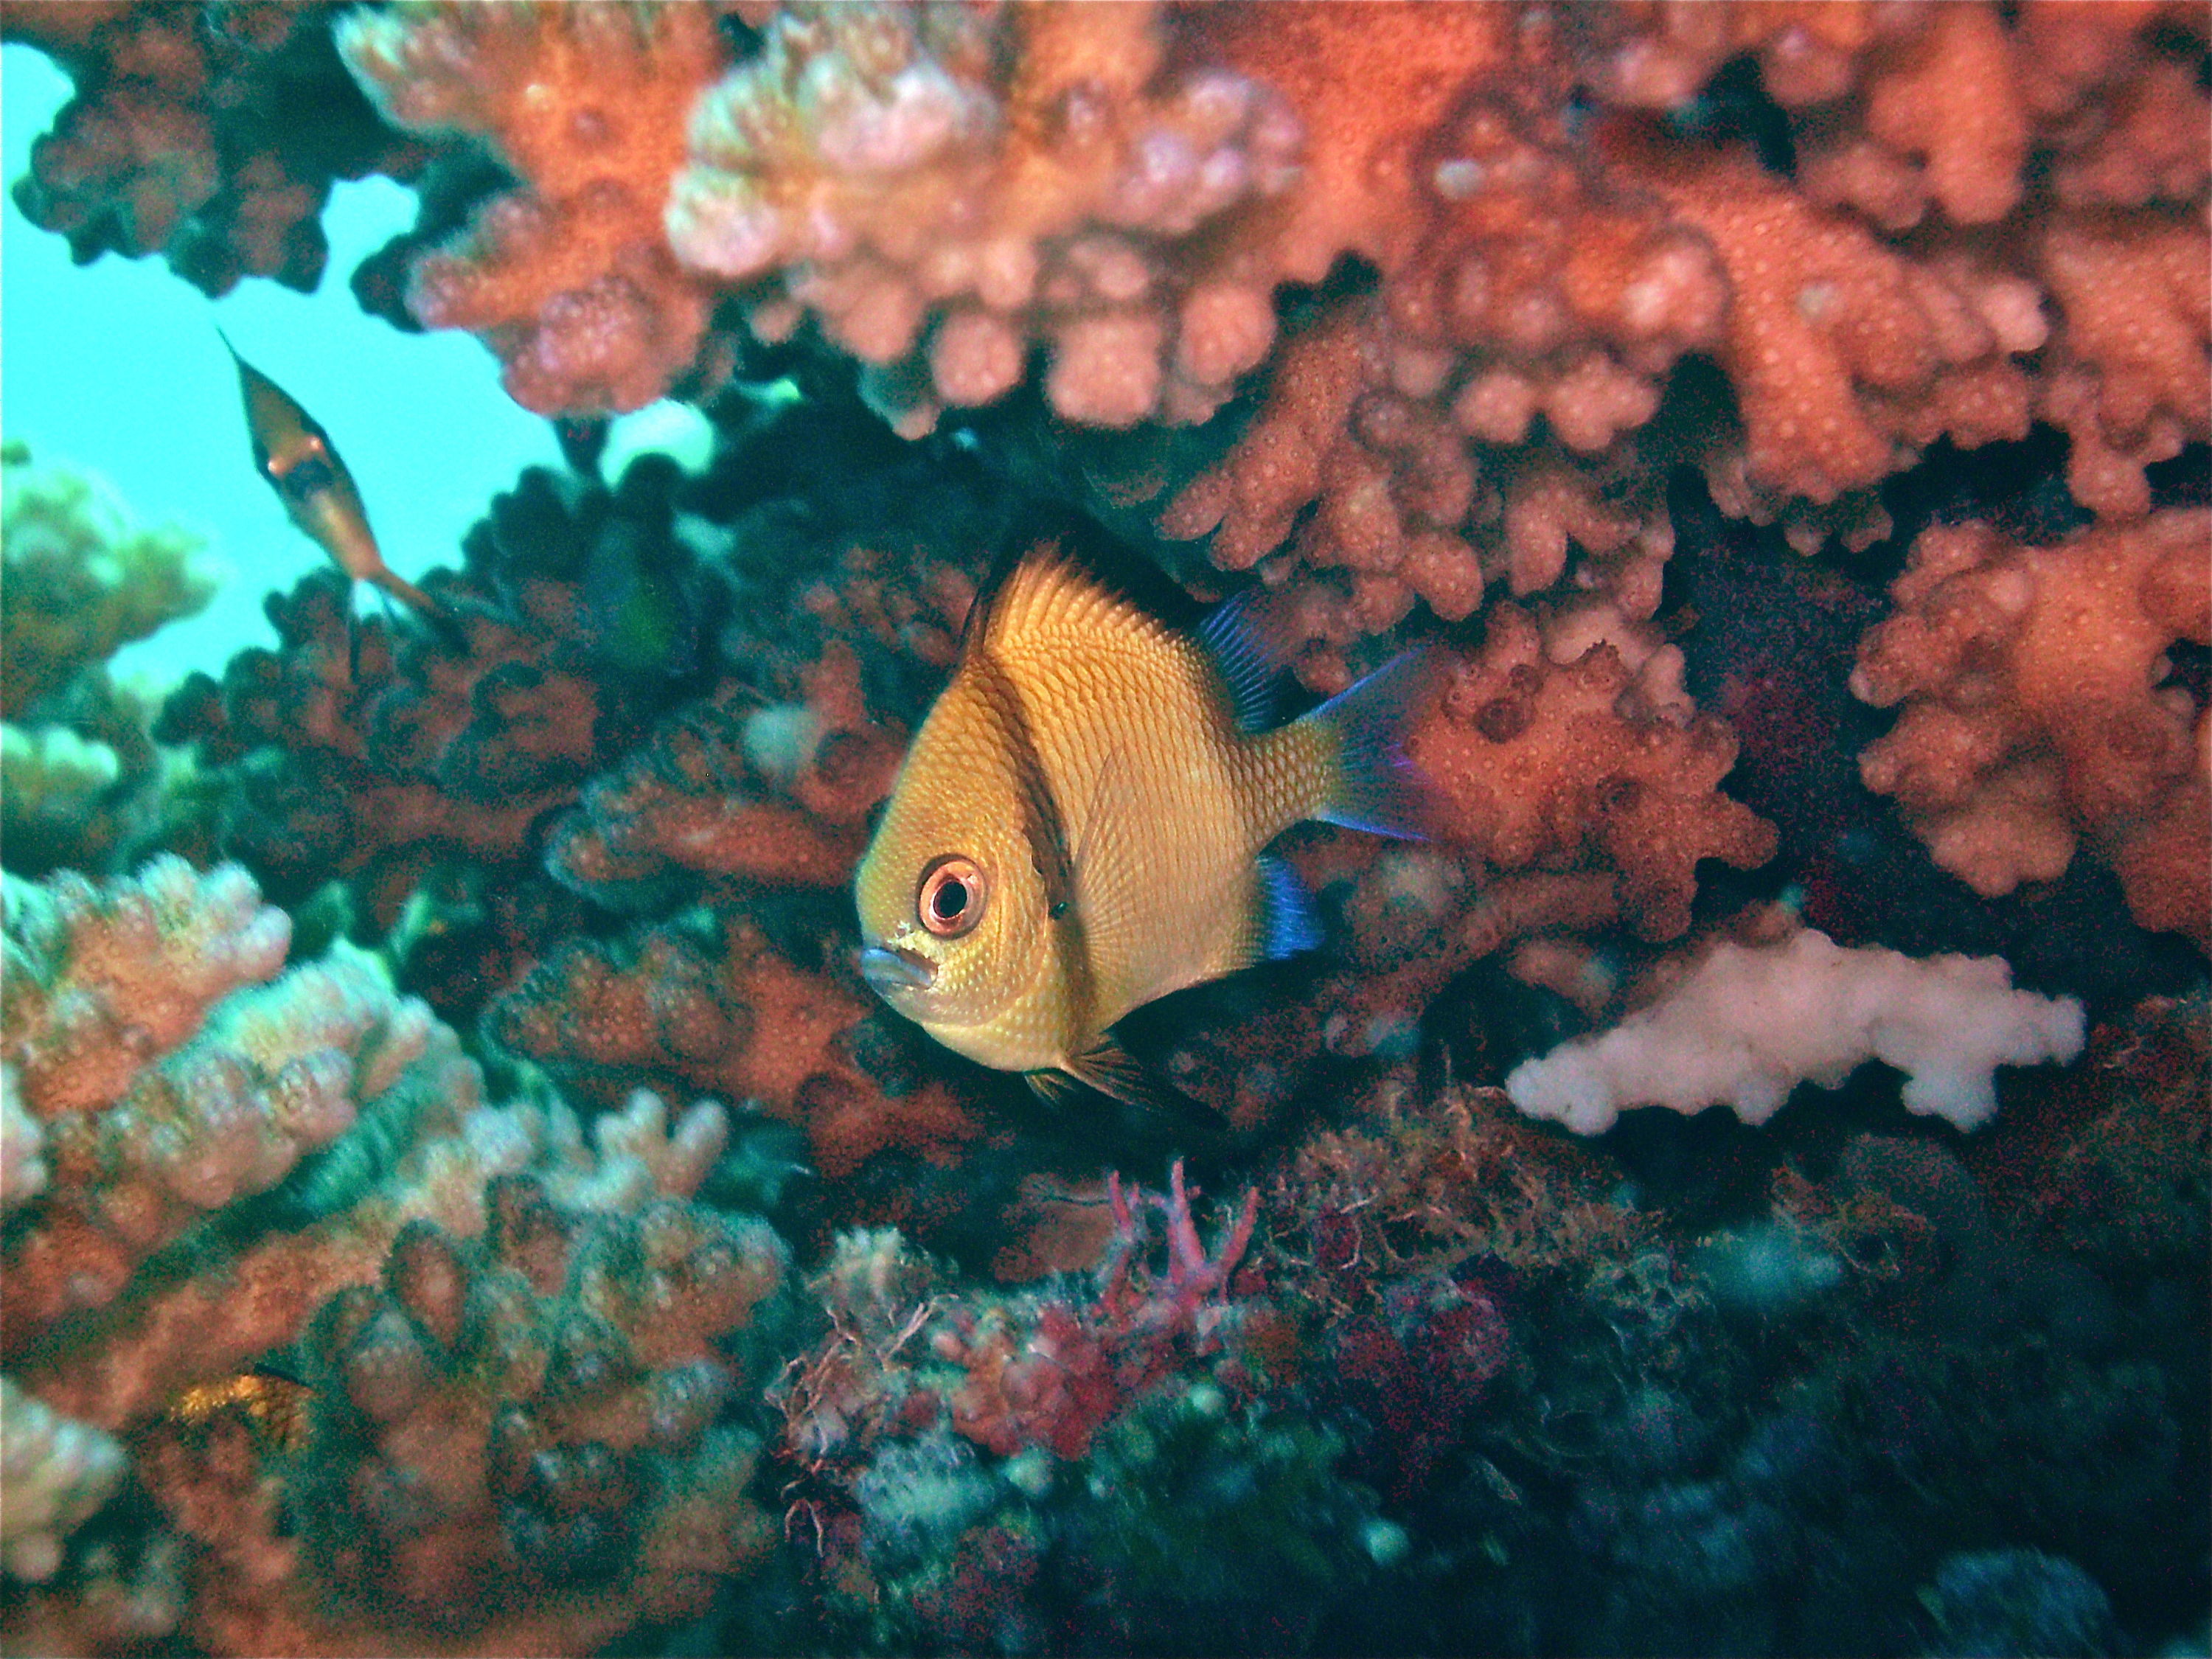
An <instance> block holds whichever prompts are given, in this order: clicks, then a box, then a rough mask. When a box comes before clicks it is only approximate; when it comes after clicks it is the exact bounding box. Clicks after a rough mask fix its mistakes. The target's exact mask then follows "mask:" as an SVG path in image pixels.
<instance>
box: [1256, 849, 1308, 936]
mask: <svg viewBox="0 0 2212 1659" xmlns="http://www.w3.org/2000/svg"><path fill="white" fill-rule="evenodd" d="M1321 939H1322V933H1321V918H1320V917H1319V916H1318V915H1315V914H1314V902H1313V895H1312V894H1310V893H1309V892H1307V891H1306V889H1305V884H1304V882H1302V881H1300V880H1299V879H1298V878H1297V872H1296V871H1294V870H1292V869H1291V866H1289V865H1287V864H1285V863H1284V862H1283V861H1282V860H1280V859H1279V858H1275V857H1273V856H1271V855H1269V854H1264V853H1263V854H1261V857H1260V955H1261V958H1262V959H1263V960H1265V961H1268V962H1280V961H1281V960H1282V959H1283V958H1284V957H1294V956H1296V955H1297V954H1298V952H1299V951H1311V950H1315V949H1316V948H1318V947H1319V945H1320V944H1321Z"/></svg>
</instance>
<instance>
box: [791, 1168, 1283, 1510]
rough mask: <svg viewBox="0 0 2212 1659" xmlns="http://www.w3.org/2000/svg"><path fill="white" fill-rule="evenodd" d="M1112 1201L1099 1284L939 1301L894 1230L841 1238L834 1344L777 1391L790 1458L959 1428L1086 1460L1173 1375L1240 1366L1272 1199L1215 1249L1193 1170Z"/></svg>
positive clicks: (849, 1455)
mask: <svg viewBox="0 0 2212 1659" xmlns="http://www.w3.org/2000/svg"><path fill="white" fill-rule="evenodd" d="M1106 1201H1107V1206H1108V1210H1109V1215H1110V1218H1111V1231H1110V1233H1109V1237H1108V1239H1107V1242H1106V1245H1105V1249H1104V1252H1103V1255H1102V1256H1101V1258H1100V1259H1099V1261H1097V1263H1096V1265H1095V1266H1094V1267H1092V1268H1091V1270H1090V1272H1089V1273H1088V1275H1087V1276H1086V1278H1087V1282H1086V1279H1073V1280H1066V1281H1062V1282H1060V1283H1055V1284H1048V1285H1043V1286H1041V1287H1039V1288H1037V1289H1034V1290H1030V1291H1019V1292H1015V1293H1012V1294H1010V1295H997V1296H990V1297H982V1298H976V1299H971V1298H967V1297H957V1296H951V1295H939V1294H933V1284H932V1280H933V1270H932V1269H931V1267H930V1266H929V1264H928V1263H927V1261H926V1260H924V1259H923V1258H921V1257H920V1256H918V1255H915V1253H914V1252H913V1251H912V1250H911V1249H910V1248H909V1247H908V1246H907V1245H906V1243H905V1242H904V1241H903V1240H902V1239H901V1238H900V1237H899V1236H898V1235H897V1234H896V1233H895V1232H888V1231H886V1232H853V1233H848V1234H845V1235H843V1236H842V1237H840V1238H839V1239H838V1241H837V1247H836V1254H835V1255H833V1257H832V1259H831V1261H830V1262H829V1265H828V1267H826V1268H825V1269H824V1271H823V1274H822V1275H821V1277H820V1278H819V1279H817V1282H816V1285H815V1286H814V1290H815V1291H816V1293H817V1295H819V1296H820V1297H822V1298H823V1304H824V1305H825V1307H826V1308H827V1309H828V1310H829V1313H830V1316H831V1319H832V1321H833V1324H834V1328H833V1330H832V1333H831V1334H830V1335H829V1337H828V1338H827V1339H826V1340H824V1341H823V1343H822V1344H821V1345H820V1346H818V1347H817V1349H816V1350H815V1351H814V1352H812V1353H811V1354H809V1355H808V1356H806V1358H805V1359H804V1360H803V1361H802V1362H800V1363H799V1364H797V1365H795V1366H794V1367H793V1371H792V1373H791V1374H790V1376H788V1377H787V1381H786V1382H785V1383H784V1384H783V1385H782V1386H781V1389H779V1395H780V1403H781V1407H782V1410H783V1413H784V1422H785V1428H784V1441H785V1445H786V1447H787V1449H789V1450H790V1451H792V1452H793V1453H794V1454H796V1455H798V1456H799V1457H800V1458H801V1459H803V1460H804V1461H805V1462H808V1463H810V1464H813V1465H816V1466H821V1465H823V1464H826V1463H829V1462H836V1463H838V1464H841V1465H843V1466H846V1467H848V1468H849V1467H852V1466H854V1465H856V1464H857V1463H858V1462H860V1460H862V1459H863V1458H865V1457H866V1455H867V1453H868V1451H869V1450H870V1449H872V1443H873V1442H874V1441H875V1440H876V1439H877V1438H878V1437H879V1436H883V1435H886V1434H889V1435H909V1434H919V1433H921V1432H924V1431H929V1430H931V1429H933V1428H934V1427H943V1426H949V1427H951V1429H952V1430H953V1431H956V1432H957V1433H958V1434H959V1435H961V1436H962V1437H964V1438H966V1439H968V1440H970V1441H972V1442H974V1443H975V1444H977V1445H979V1446H981V1447H984V1448H986V1449H988V1450H990V1451H992V1452H994V1454H996V1455H1000V1456H1007V1455H1012V1454H1013V1453H1016V1452H1018V1451H1020V1450H1022V1449H1024V1448H1027V1447H1042V1448H1045V1449H1048V1450H1050V1451H1052V1452H1053V1453H1054V1454H1055V1455H1058V1456H1060V1457H1065V1458H1074V1457H1080V1456H1081V1455H1083V1454H1084V1452H1085V1449H1087V1448H1088V1447H1089V1445H1090V1443H1091V1440H1092V1438H1093V1437H1095V1436H1096V1435H1097V1433H1098V1431H1100V1430H1101V1429H1102V1428H1103V1426H1104V1425H1106V1424H1107V1423H1109V1422H1110V1421H1111V1420H1113V1419H1115V1417H1117V1416H1118V1415H1120V1414H1121V1413H1122V1412H1124V1411H1126V1410H1127V1408H1128V1407H1130V1406H1131V1405H1132V1404H1133V1403H1134V1402H1135V1401H1137V1400H1138V1399H1139V1398H1140V1397H1141V1396H1142V1395H1144V1394H1145V1393H1146V1391H1147V1390H1148V1389H1152V1387H1153V1386H1154V1385H1155V1384H1156V1383H1159V1382H1160V1381H1161V1380H1162V1379H1163V1378H1164V1377H1166V1376H1169V1375H1170V1373H1171V1372H1174V1371H1176V1370H1179V1369H1182V1368H1187V1367H1189V1366H1193V1365H1202V1364H1208V1363H1218V1364H1225V1365H1228V1366H1231V1367H1232V1368H1234V1367H1237V1366H1238V1365H1239V1364H1240V1363H1241V1362H1239V1361H1238V1360H1237V1358H1236V1356H1235V1353H1234V1352H1232V1351H1233V1350H1234V1348H1235V1346H1236V1345H1237V1341H1238V1340H1240V1331H1241V1327H1242V1324H1243V1320H1244V1316H1245V1315H1246V1313H1247V1312H1248V1311H1249V1309H1248V1308H1247V1307H1246V1305H1245V1304H1243V1303H1241V1302H1240V1301H1239V1299H1238V1298H1237V1295H1236V1293H1235V1291H1234V1289H1233V1288H1232V1280H1233V1278H1234V1275H1235V1273H1236V1270H1237V1263H1238V1262H1239V1261H1241V1260H1242V1259H1243V1255H1244V1253H1245V1249H1246V1247H1247V1246H1248V1245H1249V1243H1250V1242H1251V1237H1252V1227H1253V1223H1254V1220H1255V1217H1256V1215H1257V1213H1258V1204H1259V1197H1258V1194H1257V1193H1256V1192H1248V1193H1247V1194H1245V1195H1244V1199H1243V1202H1242V1203H1241V1204H1239V1205H1238V1206H1237V1208H1236V1209H1235V1211H1234V1212H1233V1213H1232V1215H1231V1218H1230V1219H1229V1221H1228V1222H1227V1223H1226V1224H1225V1227H1224V1230H1223V1231H1222V1234H1221V1236H1220V1237H1219V1239H1218V1241H1217V1243H1216V1244H1215V1246H1214V1248H1213V1249H1212V1250H1211V1251H1208V1250H1207V1249H1206V1247H1205V1245H1204V1243H1202V1242H1201V1241H1200V1237H1199V1235H1198V1230H1197V1224H1196V1221H1195V1219H1194V1216H1193V1213H1192V1210H1191V1200H1190V1194H1189V1191H1188V1188H1187V1187H1186V1185H1185V1182H1184V1180H1183V1173H1182V1164H1180V1163H1178V1164H1176V1165H1175V1166H1174V1167H1173V1169H1172V1170H1171V1171H1170V1177H1169V1188H1168V1190H1167V1191H1166V1192H1165V1193H1152V1192H1147V1191H1146V1190H1144V1189H1143V1188H1134V1189H1131V1190H1126V1191H1125V1190H1124V1188H1123V1187H1122V1185H1121V1179H1120V1177H1119V1176H1114V1177H1112V1178H1111V1180H1110V1182H1109V1189H1108V1194H1107V1200H1106ZM1155 1218H1157V1221H1158V1229H1157V1232H1156V1231H1155V1227H1154V1219H1155ZM1156 1255H1157V1256H1158V1261H1156V1260H1155V1257H1156Z"/></svg>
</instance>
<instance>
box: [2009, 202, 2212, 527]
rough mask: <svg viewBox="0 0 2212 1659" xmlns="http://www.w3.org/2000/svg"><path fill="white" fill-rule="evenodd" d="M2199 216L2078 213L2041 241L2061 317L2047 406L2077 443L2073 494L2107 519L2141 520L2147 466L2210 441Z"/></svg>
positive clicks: (2039, 252)
mask: <svg viewBox="0 0 2212 1659" xmlns="http://www.w3.org/2000/svg"><path fill="white" fill-rule="evenodd" d="M2196 219H2197V222H2191V219H2190V218H2188V217H2184V216H2172V215H2166V214H2163V213H2160V214H2139V215H2130V216H2122V215H2118V214H2113V213H2089V214H2069V215H2064V216H2057V217H2054V218H2052V219H2051V220H2050V221H2048V222H2046V223H2045V226H2044V227H2043V228H2042V229H2041V231H2040V233H2039V235H2038V236H2037V239H2036V264H2037V269H2038V270H2039V273H2040V275H2041V276H2042V277H2043V280H2044V283H2045V285H2046V287H2047V288H2048V289H2049V291H2050V294H2051V299H2052V301H2054V303H2055V304H2056V306H2057V309H2058V311H2059V313H2060V314H2061V317H2062V319H2063V320H2062V321H2061V323H2060V325H2059V327H2058V330H2057V336H2056V337H2055V339H2054V341H2053V343H2052V348H2051V353H2050V360H2051V361H2050V362H2049V364H2048V366H2047V367H2046V368H2045V371H2044V375H2043V384H2042V386H2041V392H2040V397H2039V413H2040V414H2041V415H2042V416H2044V417H2045V419H2046V420H2049V421H2051V422H2053V423H2054V424H2056V425H2058V426H2062V427H2063V428H2066V432H2067V435H2068V436H2069V437H2070V438H2071V439H2072V440H2073V441H2074V447H2073V452H2072V453H2071V454H2070V455H2069V457H2068V459H2067V465H2066V482H2067V483H2068V485H2069V487H2070V488H2071V489H2072V490H2073V492H2074V496H2075V500H2077V501H2080V502H2081V504H2082V505H2083V506H2084V507H2088V508H2089V509H2090V510H2091V511H2092V512H2094V513H2100V514H2101V515H2103V516H2106V517H2110V518H2125V519H2133V518H2140V517H2142V514H2143V513H2145V512H2147V511H2148V509H2149V507H2150V488H2149V485H2148V483H2147V482H2146V480H2145V479H2144V477H2143V468H2144V467H2145V466H2146V465H2149V464H2150V463H2152V462H2154V461H2163V460H2168V459H2172V457H2173V456H2175V455H2178V454H2179V453H2181V447H2182V445H2183V444H2185V443H2187V442H2191V441H2196V442H2199V443H2201V442H2203V441H2205V440H2206V439H2208V438H2212V246H2208V244H2207V242H2206V240H2205V235H2204V229H2203V223H2202V213H2201V210H2200V211H2198V213H2197V215H2196Z"/></svg>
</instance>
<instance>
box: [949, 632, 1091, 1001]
mask: <svg viewBox="0 0 2212 1659" xmlns="http://www.w3.org/2000/svg"><path fill="white" fill-rule="evenodd" d="M969 667H970V668H971V669H972V670H973V671H975V677H976V682H977V684H979V685H980V686H981V689H982V691H983V694H984V696H985V697H986V698H987V699H988V701H989V702H990V704H991V706H992V708H994V709H996V710H997V711H998V712H999V714H1000V720H1002V722H1003V724H1004V726H1005V731H1006V747H1007V749H1008V750H1010V751H1011V753H1012V759H1013V763H1014V776H1015V779H1016V781H1017V782H1018V787H1019V788H1020V792H1021V799H1022V805H1023V808H1024V811H1023V817H1024V823H1023V825H1022V832H1023V834H1024V836H1026V837H1027V839H1028V841H1029V843H1030V856H1031V857H1032V858H1033V859H1034V860H1036V868H1037V873H1038V874H1039V875H1040V876H1042V877H1043V878H1044V890H1045V901H1046V903H1047V904H1048V906H1049V907H1050V908H1049V911H1048V915H1049V917H1050V920H1051V921H1052V922H1053V923H1054V926H1056V927H1059V928H1060V934H1061V937H1062V939H1064V940H1065V941H1066V951H1064V952H1063V955H1064V956H1065V957H1066V962H1067V972H1068V986H1067V994H1068V1012H1069V1015H1070V1020H1071V1023H1072V1024H1073V1027H1074V1029H1075V1030H1077V1031H1078V1032H1079V1033H1082V1034H1085V1035H1087V1034H1089V1032H1090V1030H1091V1015H1092V1013H1093V1012H1096V1011H1097V1006H1098V991H1097V973H1096V972H1095V970H1094V969H1092V967H1091V943H1090V940H1089V939H1086V938H1085V937H1084V927H1083V915H1082V911H1081V908H1080V907H1079V905H1077V903H1076V902H1075V865H1074V861H1073V858H1072V857H1071V855H1070V854H1069V850H1068V839H1067V819H1066V814H1064V813H1063V812H1062V811H1060V802H1059V800H1058V799H1056V798H1055V797H1054V794H1053V793H1052V780H1051V779H1050V778H1048V776H1046V775H1045V769H1044V757H1043V756H1042V754H1041V753H1040V752H1039V751H1038V750H1037V745H1036V732H1035V731H1034V730H1033V729H1032V727H1031V726H1030V717H1029V708H1028V705H1027V704H1025V703H1024V702H1023V701H1022V693H1021V688H1020V687H1019V686H1018V685H1016V684H1014V681H1013V677H1012V675H1010V674H1008V673H1007V672H1006V670H1005V669H1003V668H1001V667H1000V666H999V665H998V664H997V663H996V662H995V661H994V660H993V659H992V658H991V655H990V653H988V652H987V650H986V649H985V648H984V647H983V643H982V641H981V638H980V637H979V638H978V639H977V641H975V650H974V654H973V655H972V656H971V657H970V658H969Z"/></svg>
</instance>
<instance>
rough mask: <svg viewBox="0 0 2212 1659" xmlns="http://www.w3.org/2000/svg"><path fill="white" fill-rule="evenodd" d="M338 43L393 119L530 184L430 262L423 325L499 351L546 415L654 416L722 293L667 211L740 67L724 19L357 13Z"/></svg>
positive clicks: (520, 392)
mask: <svg viewBox="0 0 2212 1659" xmlns="http://www.w3.org/2000/svg"><path fill="white" fill-rule="evenodd" d="M338 40H339V49H340V51H341V52H342V53H343V55H344V58H345V59H346V62H347V64H348V65H349V67H350V68H351V69H352V70H353V71H354V74H355V76H356V77H357V78H358V79H359V80H360V81H361V82H362V85H363V86H364V87H365V88H367V89H368V91H369V93H370V94H371V95H372V96H374V98H376V99H377V100H378V101H379V103H380V105H381V106H383V109H384V112H385V113H386V116H387V117H388V118H390V119H391V120H392V121H393V122H394V123H396V124H397V125H399V126H401V127H404V128H406V129H407V130H409V131H415V132H421V133H428V134H437V133H450V132H460V133H466V134H470V135H473V136H475V137H479V138H481V139H483V141H485V142H486V143H488V144H489V146H490V147H491V148H492V149H493V150H494V152H495V154H496V155H498V157H499V158H500V160H501V162H502V163H504V165H505V166H506V167H507V168H508V170H509V171H511V172H512V173H514V174H515V175H516V176H517V177H518V178H520V179H521V180H522V181H523V186H524V187H523V188H522V189H521V190H519V191H513V192H510V193H508V194H507V195H503V196H501V197H497V198H495V200H493V201H492V202H491V203H489V204H487V205H486V206H484V207H483V209H481V210H479V211H478V213H477V217H476V220H475V222H474V223H473V225H472V226H471V228H470V230H469V232H468V233H467V234H466V235H465V237H464V238H463V239H462V240H461V241H460V242H459V244H457V245H456V246H453V247H451V248H448V249H446V250H442V251H441V252H434V253H432V254H430V255H428V257H426V258H423V259H422V261H421V262H420V263H419V264H417V265H416V270H415V274H414V279H413V284H412V287H411V288H410V292H409V296H408V304H409V307H410V309H411V310H412V311H413V312H414V313H415V314H416V317H417V318H419V319H421V320H422V321H423V322H424V323H426V324H428V325H430V326H431V327H433V328H465V329H469V330H471V331H474V332H476V333H478V334H481V335H483V337H484V339H485V342H486V343H488V344H489V345H490V347H491V348H492V349H493V350H494V351H495V352H496V353H497V354H498V356H499V357H500V360H501V362H502V363H503V364H504V365H505V366H506V383H507V391H508V392H510V393H511V394H512V395H513V398H514V399H515V401H516V402H517V403H519V404H522V405H523V407H524V408H526V409H532V410H538V412H539V413H541V414H549V415H550V414H563V413H568V414H577V413H592V412H596V411H600V410H629V409H635V408H637V407H639V406H640V405H641V404H647V403H650V402H652V401H653V399H654V398H658V397H659V396H660V395H661V394H662V392H664V391H665V389H666V387H667V386H668V385H669V383H670V382H671V380H674V379H676V378H677V377H678V376H679V375H681V374H684V372H685V371H687V370H689V369H690V368H692V367H693V366H694V364H695V362H696V360H697V358H698V356H699V352H700V345H701V341H702V337H704V335H705V333H706V329H707V322H708V307H709V304H710V296H709V295H708V292H707V291H706V290H705V289H703V288H702V286H701V285H700V284H698V283H695V282H694V281H693V280H691V279H690V277H688V276H685V275H684V273H683V272H682V271H681V270H678V267H677V264H676V262H675V260H674V258H672V257H671V254H670V252H669V251H668V245H667V238H666V235H665V232H664V231H663V229H662V228H661V206H662V204H663V202H664V201H665V199H666V197H667V192H668V186H669V182H670V180H671V179H673V178H674V176H675V174H676V173H677V171H678V168H679V167H682V166H683V163H684V124H685V121H686V119H687V118H688V116H689V114H690V107H691V104H692V101H693V100H694V99H695V98H696V97H697V95H698V94H699V92H700V91H701V89H702V88H704V87H705V86H706V85H707V83H708V82H709V81H711V80H712V79H713V78H714V76H715V75H716V74H717V73H719V72H720V70H721V67H722V64H723V59H724V52H723V49H722V45H721V38H720V34H719V33H718V32H717V30H716V28H715V24H714V15H713V13H712V12H711V10H709V9H708V8H705V7H702V6H650V7H633V6H623V5H613V4H604V3H586V4H576V5H564V6H553V7H507V6H465V7H452V8H445V9H438V10H436V11H428V12H421V13H410V12H406V11H390V12H356V13H354V14H352V15H349V17H348V18H347V19H346V21H344V22H343V24H341V25H340V27H339V30H338Z"/></svg>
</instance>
